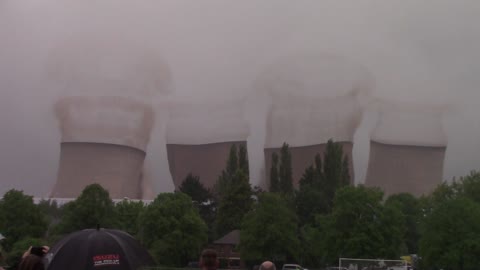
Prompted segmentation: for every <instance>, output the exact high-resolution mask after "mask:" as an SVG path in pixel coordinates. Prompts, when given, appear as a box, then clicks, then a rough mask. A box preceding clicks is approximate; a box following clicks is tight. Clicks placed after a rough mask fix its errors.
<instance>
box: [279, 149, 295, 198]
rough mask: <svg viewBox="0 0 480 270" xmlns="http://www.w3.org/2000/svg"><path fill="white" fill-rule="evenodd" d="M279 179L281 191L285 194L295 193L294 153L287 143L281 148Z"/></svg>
mask: <svg viewBox="0 0 480 270" xmlns="http://www.w3.org/2000/svg"><path fill="white" fill-rule="evenodd" d="M278 179H279V186H280V192H281V193H283V194H285V195H289V194H293V169H292V154H291V153H290V149H289V146H288V144H287V143H284V144H283V146H282V148H281V149H280V164H279V167H278Z"/></svg>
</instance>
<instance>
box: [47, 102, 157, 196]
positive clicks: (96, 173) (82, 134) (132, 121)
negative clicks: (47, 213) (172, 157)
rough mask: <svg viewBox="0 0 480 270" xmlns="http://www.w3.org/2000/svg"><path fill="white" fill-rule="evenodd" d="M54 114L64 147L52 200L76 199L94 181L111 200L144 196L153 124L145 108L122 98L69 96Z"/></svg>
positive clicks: (147, 109) (147, 108)
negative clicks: (144, 172)
mask: <svg viewBox="0 0 480 270" xmlns="http://www.w3.org/2000/svg"><path fill="white" fill-rule="evenodd" d="M56 113H57V116H58V119H59V122H60V127H61V132H62V144H61V153H60V162H59V169H58V178H57V182H56V184H55V186H54V188H53V191H52V194H51V196H52V197H56V198H75V197H77V196H78V195H79V194H80V193H81V191H82V190H83V188H84V187H85V186H86V185H88V184H92V183H98V184H101V185H102V186H103V187H104V188H106V189H107V190H108V191H109V192H110V196H111V197H112V198H115V199H118V198H124V197H129V198H135V199H136V198H142V194H141V193H142V192H141V184H142V169H143V161H144V159H145V147H146V145H147V143H148V141H149V139H150V132H151V128H152V124H153V111H152V109H151V107H150V106H149V105H147V104H144V103H142V102H138V101H134V100H132V99H129V98H125V97H68V98H64V99H62V100H60V101H59V102H58V103H57V106H56Z"/></svg>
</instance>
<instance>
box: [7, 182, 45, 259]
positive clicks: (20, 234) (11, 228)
mask: <svg viewBox="0 0 480 270" xmlns="http://www.w3.org/2000/svg"><path fill="white" fill-rule="evenodd" d="M46 230H47V219H46V218H45V217H44V215H43V214H42V212H41V211H40V209H39V208H38V207H37V206H36V205H35V204H34V203H33V197H32V196H27V195H25V194H23V192H22V191H18V190H10V191H8V192H7V193H5V195H4V196H3V198H2V199H1V200H0V232H1V233H2V234H3V235H4V236H5V237H6V239H4V240H3V241H2V242H3V243H2V246H3V247H4V248H5V249H6V250H7V251H9V250H10V249H11V248H12V246H13V245H14V243H15V242H17V241H19V240H21V239H23V238H29V237H33V238H41V237H43V236H44V234H45V231H46Z"/></svg>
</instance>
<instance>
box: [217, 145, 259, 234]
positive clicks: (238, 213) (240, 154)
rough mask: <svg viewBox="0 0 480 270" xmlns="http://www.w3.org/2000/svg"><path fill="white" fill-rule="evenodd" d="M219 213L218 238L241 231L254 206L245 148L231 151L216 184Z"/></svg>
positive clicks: (234, 147)
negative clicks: (245, 216) (237, 230)
mask: <svg viewBox="0 0 480 270" xmlns="http://www.w3.org/2000/svg"><path fill="white" fill-rule="evenodd" d="M215 190H216V193H217V196H216V197H217V204H218V211H217V216H216V220H215V227H216V228H215V231H216V232H217V236H219V237H220V236H223V235H224V234H226V233H228V232H230V231H232V230H235V229H239V226H240V224H241V222H242V219H243V216H244V215H245V214H246V213H247V212H248V211H249V210H250V208H251V205H252V195H253V193H252V189H251V186H250V179H249V175H248V157H247V151H246V148H245V147H244V146H241V147H240V149H239V150H238V151H237V147H236V146H235V145H233V146H232V148H231V149H230V155H229V157H228V160H227V165H226V169H225V170H223V171H222V174H221V176H220V177H219V180H218V181H217V184H216V188H215Z"/></svg>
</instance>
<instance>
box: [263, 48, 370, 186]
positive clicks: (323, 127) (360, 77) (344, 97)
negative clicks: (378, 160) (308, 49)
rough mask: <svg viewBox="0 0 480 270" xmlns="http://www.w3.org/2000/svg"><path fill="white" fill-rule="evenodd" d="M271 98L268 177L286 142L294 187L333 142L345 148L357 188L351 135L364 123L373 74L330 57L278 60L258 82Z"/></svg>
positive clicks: (299, 56) (318, 55) (298, 56)
mask: <svg viewBox="0 0 480 270" xmlns="http://www.w3.org/2000/svg"><path fill="white" fill-rule="evenodd" d="M254 87H255V89H256V91H259V92H264V93H266V94H267V96H269V97H270V100H271V102H270V104H271V107H270V110H269V112H268V117H267V123H266V127H267V128H266V139H265V150H264V152H265V166H266V167H265V173H266V182H267V183H266V185H264V186H268V181H269V179H270V176H269V174H270V167H271V159H272V153H273V152H278V151H279V150H280V148H281V147H282V144H283V143H287V144H289V146H290V151H291V153H292V165H293V180H294V185H295V186H297V185H298V182H299V180H300V178H301V176H302V174H303V173H304V171H305V169H306V168H307V167H308V166H310V165H312V164H313V162H314V158H315V155H316V154H320V155H321V156H323V153H324V151H325V147H326V143H327V142H328V140H330V139H332V140H333V141H335V142H338V143H340V144H342V146H343V151H344V155H345V156H346V157H347V158H348V160H349V165H350V168H349V171H350V175H351V181H352V183H353V181H354V176H353V158H352V149H353V136H354V133H355V130H356V129H357V127H358V125H359V124H360V121H361V119H362V112H363V109H362V106H361V102H360V101H361V100H362V97H365V96H366V94H368V92H370V90H371V89H372V88H373V78H372V76H371V73H370V72H369V71H368V70H367V69H366V68H365V67H364V66H362V65H360V64H359V63H356V62H354V61H351V60H349V59H347V58H345V57H342V56H340V55H334V54H328V53H304V52H301V53H298V54H291V55H288V56H286V57H282V58H279V59H278V61H275V62H274V63H272V64H271V65H269V66H268V67H267V68H266V69H265V70H264V71H263V72H262V73H261V74H260V75H259V76H258V78H257V79H256V81H255V83H254Z"/></svg>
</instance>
